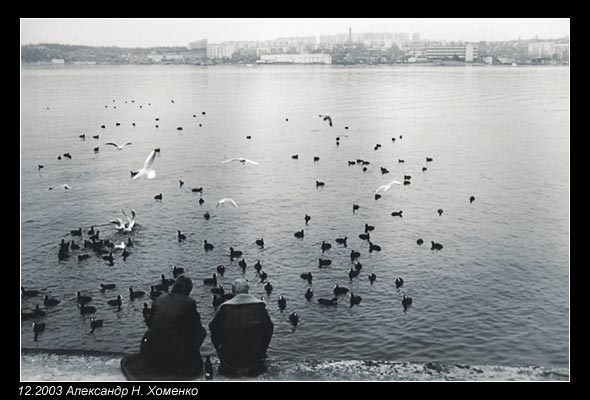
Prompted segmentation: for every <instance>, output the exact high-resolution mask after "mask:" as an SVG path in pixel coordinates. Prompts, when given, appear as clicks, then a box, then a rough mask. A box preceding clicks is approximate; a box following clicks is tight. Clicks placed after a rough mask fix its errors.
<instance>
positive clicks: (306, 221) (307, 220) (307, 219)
mask: <svg viewBox="0 0 590 400" xmlns="http://www.w3.org/2000/svg"><path fill="white" fill-rule="evenodd" d="M304 219H305V225H307V223H308V222H309V220H310V219H311V217H310V216H309V215H307V214H305V218H304Z"/></svg>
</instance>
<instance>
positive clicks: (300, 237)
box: [294, 229, 303, 239]
mask: <svg viewBox="0 0 590 400" xmlns="http://www.w3.org/2000/svg"><path fill="white" fill-rule="evenodd" d="M294 236H295V237H296V238H299V239H303V229H302V230H300V231H297V232H295V234H294Z"/></svg>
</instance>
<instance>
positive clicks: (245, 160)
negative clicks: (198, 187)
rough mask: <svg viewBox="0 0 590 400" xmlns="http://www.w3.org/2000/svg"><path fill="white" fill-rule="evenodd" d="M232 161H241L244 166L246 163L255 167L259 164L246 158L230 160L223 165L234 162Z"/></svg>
mask: <svg viewBox="0 0 590 400" xmlns="http://www.w3.org/2000/svg"><path fill="white" fill-rule="evenodd" d="M232 161H239V162H241V163H242V164H245V163H248V164H254V165H258V164H259V163H258V162H256V161H252V160H248V159H247V158H244V157H237V158H230V159H229V160H225V161H222V162H221V163H222V164H225V163H228V162H232Z"/></svg>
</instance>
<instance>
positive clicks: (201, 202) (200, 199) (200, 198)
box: [199, 197, 205, 206]
mask: <svg viewBox="0 0 590 400" xmlns="http://www.w3.org/2000/svg"><path fill="white" fill-rule="evenodd" d="M204 202H205V200H203V198H202V197H199V205H201V206H202V205H203V203H204Z"/></svg>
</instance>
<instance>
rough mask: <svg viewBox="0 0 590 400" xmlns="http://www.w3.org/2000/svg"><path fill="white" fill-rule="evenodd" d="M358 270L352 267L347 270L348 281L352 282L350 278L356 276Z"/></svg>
mask: <svg viewBox="0 0 590 400" xmlns="http://www.w3.org/2000/svg"><path fill="white" fill-rule="evenodd" d="M359 273H360V271H359V270H357V269H354V268H351V269H350V271H348V278H349V279H350V281H351V282H352V280H353V279H354V278H356V277H357V276H359Z"/></svg>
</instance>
